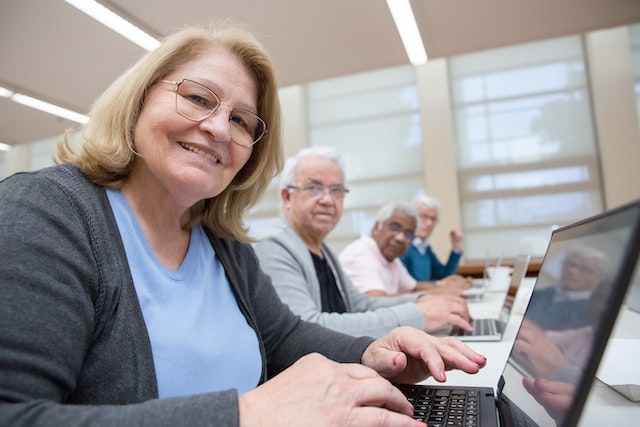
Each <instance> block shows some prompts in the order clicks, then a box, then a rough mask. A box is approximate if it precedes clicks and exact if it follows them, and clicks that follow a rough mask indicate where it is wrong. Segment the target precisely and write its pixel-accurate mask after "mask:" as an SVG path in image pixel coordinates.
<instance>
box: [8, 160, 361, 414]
mask: <svg viewBox="0 0 640 427" xmlns="http://www.w3.org/2000/svg"><path fill="white" fill-rule="evenodd" d="M208 234H209V238H210V240H211V243H212V245H213V246H214V248H215V251H216V254H217V256H218V257H219V259H220V262H221V263H222V265H223V266H224V268H225V271H226V274H227V278H228V279H229V283H230V284H231V286H232V289H233V291H234V294H235V296H236V298H237V300H238V305H239V306H240V308H241V310H242V312H243V313H244V315H245V316H246V318H247V321H248V323H249V325H251V327H253V328H254V329H255V331H256V333H257V336H258V339H259V342H260V350H261V354H262V358H263V374H262V379H261V382H263V381H265V380H266V379H268V378H270V377H272V376H273V375H275V374H277V373H279V372H280V371H282V370H283V369H285V368H287V367H288V366H290V365H291V364H292V363H293V362H294V361H295V360H297V359H298V358H299V357H301V356H302V355H304V354H307V353H310V352H313V351H317V352H320V353H322V354H324V355H325V356H327V357H329V358H331V359H334V360H337V361H343V362H359V360H360V357H361V355H362V353H363V351H364V349H365V348H366V347H367V346H368V345H369V344H370V343H371V341H372V340H371V339H370V338H358V339H354V338H353V337H351V336H348V335H343V334H338V333H336V332H334V331H330V330H328V329H325V328H322V327H320V326H319V325H317V324H313V323H307V322H303V321H301V320H300V319H299V317H297V316H295V315H294V314H293V313H291V311H289V310H288V309H287V307H286V306H285V305H283V304H282V303H281V302H280V300H279V299H278V296H277V294H276V293H275V291H274V289H273V287H272V285H271V282H270V279H269V277H268V276H266V275H265V274H264V273H263V272H262V271H261V270H260V268H259V266H258V261H257V259H256V257H255V254H254V252H253V249H252V248H251V246H249V245H245V244H240V243H238V242H234V241H228V240H223V239H218V238H216V237H215V236H212V235H211V233H208ZM157 397H158V390H157V383H156V377H155V370H154V366H153V357H152V354H151V346H150V343H149V337H148V334H147V331H146V328H145V323H144V319H143V316H142V312H141V310H140V306H139V304H138V299H137V296H136V292H135V288H134V285H133V281H132V279H131V275H130V272H129V267H128V263H127V258H126V254H125V251H124V247H123V245H122V241H121V239H120V234H119V232H118V228H117V225H116V222H115V219H114V217H113V214H112V211H111V208H110V205H109V202H108V199H107V196H106V192H105V191H104V189H103V188H101V187H99V186H96V185H93V184H92V183H90V182H89V180H87V179H86V177H85V176H84V175H83V174H82V173H81V172H80V171H79V170H78V169H77V168H76V167H74V166H71V165H63V166H56V167H53V168H48V169H44V170H41V171H37V172H33V173H20V174H16V175H13V176H12V177H9V178H7V179H5V180H4V181H2V182H1V183H0V425H1V426H5V425H10V426H27V425H28V426H63V425H64V426H74V425H94V426H95V425H97V426H99V425H105V426H113V425H118V426H120V427H123V426H143V425H149V426H200V425H202V426H204V425H207V426H237V425H238V419H239V413H238V396H237V392H236V391H235V390H226V391H220V392H212V393H206V394H200V395H193V396H186V397H178V398H170V399H158V398H157Z"/></svg>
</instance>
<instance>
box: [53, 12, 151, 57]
mask: <svg viewBox="0 0 640 427" xmlns="http://www.w3.org/2000/svg"><path fill="white" fill-rule="evenodd" d="M65 1H66V2H67V3H69V4H70V5H71V6H73V7H75V8H76V9H78V10H80V11H82V12H84V13H86V14H87V15H89V16H90V17H92V18H93V19H95V20H96V21H98V22H100V23H101V24H103V25H105V26H107V27H109V28H111V29H112V30H113V31H115V32H116V33H118V34H120V35H121V36H123V37H126V38H127V39H129V40H131V41H132V42H134V43H135V44H137V45H138V46H140V47H142V48H143V49H146V50H153V49H155V48H156V47H158V45H159V44H160V42H159V41H158V40H156V39H154V38H153V37H151V36H150V35H149V34H147V33H145V32H144V31H142V30H141V29H140V28H138V27H136V26H135V25H133V24H132V23H130V22H129V21H127V20H125V19H124V18H122V17H121V16H119V15H117V14H115V13H114V12H112V11H110V10H109V9H107V8H106V7H104V6H103V5H101V4H100V3H97V2H95V1H93V0H65Z"/></svg>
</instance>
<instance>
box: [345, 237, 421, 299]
mask: <svg viewBox="0 0 640 427" xmlns="http://www.w3.org/2000/svg"><path fill="white" fill-rule="evenodd" d="M338 258H339V259H340V264H341V265H342V268H343V270H344V271H345V273H346V274H347V275H348V276H349V278H350V279H351V281H352V282H353V284H354V285H355V287H356V288H358V290H359V291H360V292H363V293H364V292H368V291H374V290H380V291H384V292H386V293H388V294H399V293H406V292H411V291H413V290H414V289H415V287H416V280H415V279H414V278H413V277H411V275H410V274H409V272H408V271H407V269H406V268H405V266H404V265H403V264H402V262H401V261H400V259H399V258H396V259H394V260H393V261H392V262H389V261H387V260H386V259H385V258H384V256H382V253H381V252H380V249H379V248H378V244H377V243H376V241H375V240H373V238H372V237H371V236H367V235H362V236H361V237H360V238H359V239H358V240H356V241H354V242H352V243H350V244H349V245H348V246H347V247H346V248H344V249H343V250H342V252H341V253H340V255H339V257H338Z"/></svg>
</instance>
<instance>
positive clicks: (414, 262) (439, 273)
mask: <svg viewBox="0 0 640 427" xmlns="http://www.w3.org/2000/svg"><path fill="white" fill-rule="evenodd" d="M460 257H462V253H457V252H454V251H451V253H450V254H449V260H448V261H447V264H446V265H444V264H442V263H441V262H440V261H439V260H438V258H437V257H436V254H434V253H433V251H432V250H431V246H427V250H426V252H425V253H424V255H422V254H421V253H420V251H418V248H416V247H415V246H414V245H411V246H409V250H407V252H406V253H405V254H404V255H403V256H402V257H401V258H400V260H401V261H402V263H403V264H404V266H405V267H407V270H408V271H409V274H411V275H412V276H413V278H414V279H416V280H418V281H420V282H431V281H433V280H439V279H443V278H445V277H447V276H450V275H452V274H454V273H455V272H456V270H457V269H458V264H459V263H460Z"/></svg>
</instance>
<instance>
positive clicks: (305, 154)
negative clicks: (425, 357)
mask: <svg viewBox="0 0 640 427" xmlns="http://www.w3.org/2000/svg"><path fill="white" fill-rule="evenodd" d="M347 192H348V190H347V189H346V187H345V181H344V166H343V162H342V159H341V157H340V155H339V153H338V152H337V151H336V150H335V149H334V148H330V147H312V148H307V149H303V150H301V151H300V152H299V153H298V154H297V155H296V156H293V157H291V158H289V159H288V160H287V161H286V163H285V166H284V170H283V172H282V175H281V180H280V195H281V197H282V202H283V210H284V216H285V218H283V219H282V221H281V222H280V223H279V224H278V225H277V226H275V227H273V228H272V231H271V235H270V236H269V237H267V238H265V239H263V240H262V241H261V242H259V243H258V244H257V245H256V253H257V254H258V257H259V259H260V265H261V267H262V269H263V270H264V271H265V272H266V273H267V274H269V275H270V276H271V277H272V279H273V284H274V286H275V288H276V291H277V292H278V294H279V296H280V298H281V299H282V300H283V302H285V303H286V304H288V305H289V307H290V308H291V310H292V311H294V312H295V313H297V314H299V315H300V316H301V317H302V318H303V319H304V320H307V321H312V322H316V323H319V324H321V325H323V326H326V327H329V328H331V329H335V330H338V331H341V332H345V333H348V334H351V335H356V336H362V335H368V336H372V337H379V336H382V335H384V334H385V333H386V332H388V331H389V330H391V329H392V328H394V327H396V326H400V325H407V326H413V327H416V328H420V329H423V330H425V331H427V332H432V331H436V330H439V329H441V328H442V327H443V326H445V325H449V324H453V325H458V326H460V327H462V328H464V329H467V330H469V329H471V327H470V325H469V312H468V309H467V306H466V303H465V301H464V300H463V299H462V298H459V297H456V296H453V295H437V294H412V295H405V296H400V297H396V298H372V297H370V296H368V295H365V294H362V293H360V292H359V291H358V290H357V289H356V288H355V287H354V286H353V284H352V283H351V281H350V280H349V278H348V277H347V276H346V275H345V274H344V272H343V271H342V268H341V267H340V264H339V262H338V259H337V257H336V256H335V254H334V253H333V252H332V251H331V250H330V249H329V247H328V246H327V245H326V244H325V243H324V240H325V238H326V237H327V235H328V234H329V233H330V232H331V231H332V230H333V229H334V228H335V226H336V225H337V224H338V221H339V220H340V217H341V215H342V211H343V201H344V197H345V195H346V194H347Z"/></svg>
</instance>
